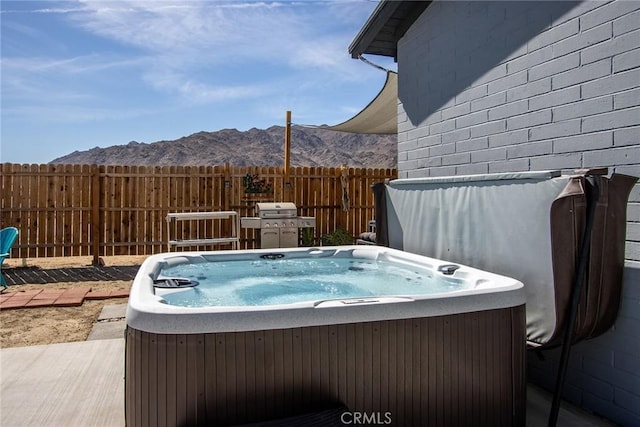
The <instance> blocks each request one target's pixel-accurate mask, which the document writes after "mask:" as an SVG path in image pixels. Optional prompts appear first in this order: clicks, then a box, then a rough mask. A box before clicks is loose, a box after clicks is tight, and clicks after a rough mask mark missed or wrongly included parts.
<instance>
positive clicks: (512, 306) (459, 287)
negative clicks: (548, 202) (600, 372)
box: [125, 246, 526, 426]
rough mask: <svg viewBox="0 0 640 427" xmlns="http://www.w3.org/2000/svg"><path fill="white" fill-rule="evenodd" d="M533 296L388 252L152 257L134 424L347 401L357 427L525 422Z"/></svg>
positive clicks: (140, 303)
mask: <svg viewBox="0 0 640 427" xmlns="http://www.w3.org/2000/svg"><path fill="white" fill-rule="evenodd" d="M524 303H525V297H524V292H523V286H522V284H521V283H520V282H518V281H516V280H514V279H510V278H507V277H504V276H499V275H495V274H491V273H488V272H484V271H480V270H476V269H472V268H469V267H465V266H461V265H455V264H451V263H447V262H445V261H439V260H435V259H431V258H427V257H424V256H419V255H415V254H411V253H408V252H403V251H398V250H394V249H389V248H383V247H377V246H340V247H322V248H287V249H278V250H277V252H274V250H273V249H271V250H264V249H263V250H246V251H216V252H182V253H171V254H169V253H167V254H158V255H154V256H151V257H149V258H147V260H146V261H145V262H144V263H143V265H142V266H141V267H140V270H139V272H138V274H137V276H136V278H135V280H134V282H133V286H132V288H131V292H130V297H129V306H128V309H127V333H126V341H127V342H126V364H125V404H126V411H125V412H126V422H127V425H130V426H131V425H133V426H141V425H162V424H163V423H166V424H167V425H192V424H202V425H229V424H241V423H249V422H260V421H265V420H270V419H278V418H282V417H287V416H293V415H297V414H302V413H308V412H313V411H318V410H322V409H326V408H330V407H335V406H338V405H339V406H340V407H345V408H348V411H349V412H348V413H347V414H345V417H346V418H345V419H344V421H345V422H349V421H351V422H353V419H354V416H355V417H367V418H366V419H367V420H369V421H371V420H374V419H375V420H378V421H388V422H386V424H389V423H392V424H394V425H432V424H441V425H470V424H473V425H483V424H487V425H489V424H491V425H494V424H506V425H518V424H523V423H524V414H525V400H526V399H525V397H526V396H525V390H526V389H525V386H526V384H525V374H524V352H525V312H524ZM358 414H360V415H358ZM371 417H377V418H371ZM356 419H364V418H356Z"/></svg>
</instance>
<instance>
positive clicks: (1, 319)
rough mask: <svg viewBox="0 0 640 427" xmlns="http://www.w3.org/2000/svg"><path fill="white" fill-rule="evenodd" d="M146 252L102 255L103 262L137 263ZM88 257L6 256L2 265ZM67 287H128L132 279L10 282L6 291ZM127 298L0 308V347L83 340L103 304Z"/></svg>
mask: <svg viewBox="0 0 640 427" xmlns="http://www.w3.org/2000/svg"><path fill="white" fill-rule="evenodd" d="M145 258H146V257H145V256H132V257H104V258H103V261H104V263H105V265H107V266H109V265H140V264H141V263H142V261H144V259H145ZM91 262H92V258H91V257H65V258H28V259H26V260H22V259H7V260H5V262H4V264H3V267H4V268H6V267H18V266H37V267H40V268H62V267H86V266H89V265H91ZM45 287H46V288H47V289H70V288H73V287H90V288H91V289H92V290H119V289H127V290H128V289H129V288H130V287H131V281H104V282H60V283H50V284H46V285H18V286H9V289H8V290H7V291H6V292H5V293H10V292H20V291H26V290H31V289H44V288H45ZM126 302H127V299H126V298H114V299H106V300H91V301H85V302H84V303H83V304H82V305H81V306H79V307H42V308H23V309H12V310H2V311H0V347H1V348H7V347H23V346H29V345H39V344H53V343H60V342H71V341H84V340H86V339H87V337H88V336H89V332H90V331H91V328H92V326H93V324H94V323H95V321H96V320H97V319H98V316H99V315H100V312H101V311H102V307H104V306H105V305H109V304H125V303H126Z"/></svg>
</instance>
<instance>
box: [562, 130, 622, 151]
mask: <svg viewBox="0 0 640 427" xmlns="http://www.w3.org/2000/svg"><path fill="white" fill-rule="evenodd" d="M610 147H613V132H611V131H607V132H598V133H590V134H584V135H576V136H570V137H567V138H558V139H554V140H553V152H554V153H572V152H580V151H589V150H601V149H605V148H610Z"/></svg>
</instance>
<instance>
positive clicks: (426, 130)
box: [407, 126, 429, 140]
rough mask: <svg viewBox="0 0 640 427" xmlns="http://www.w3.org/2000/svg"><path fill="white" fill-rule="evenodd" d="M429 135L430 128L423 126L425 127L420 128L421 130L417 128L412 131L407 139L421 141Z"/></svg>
mask: <svg viewBox="0 0 640 427" xmlns="http://www.w3.org/2000/svg"><path fill="white" fill-rule="evenodd" d="M427 135H429V127H427V126H423V127H419V128H415V129H413V130H410V131H409V132H408V133H407V139H408V140H412V139H419V138H423V137H425V136H427Z"/></svg>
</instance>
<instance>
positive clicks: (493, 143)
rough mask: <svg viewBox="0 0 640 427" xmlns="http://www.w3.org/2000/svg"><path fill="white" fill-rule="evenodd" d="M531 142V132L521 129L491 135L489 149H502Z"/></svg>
mask: <svg viewBox="0 0 640 427" xmlns="http://www.w3.org/2000/svg"><path fill="white" fill-rule="evenodd" d="M528 140H529V130H528V129H520V130H516V131H507V132H504V133H501V134H497V135H489V147H491V148H494V147H502V146H506V145H513V144H520V143H522V142H527V141H528Z"/></svg>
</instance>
